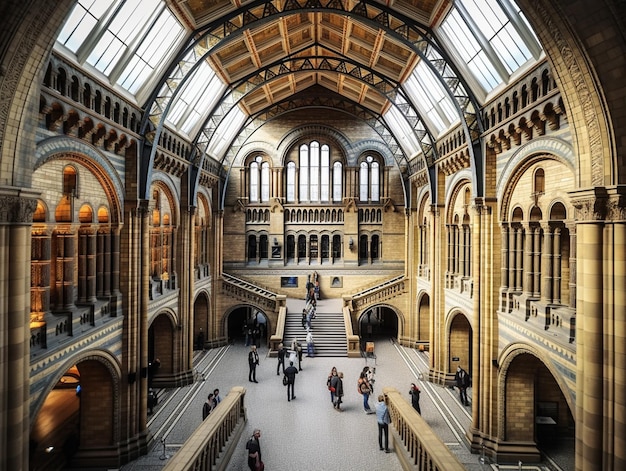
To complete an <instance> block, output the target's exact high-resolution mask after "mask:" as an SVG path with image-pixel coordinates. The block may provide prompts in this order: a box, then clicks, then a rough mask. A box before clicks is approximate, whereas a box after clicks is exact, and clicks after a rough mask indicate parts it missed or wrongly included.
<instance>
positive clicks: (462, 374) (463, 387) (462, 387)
mask: <svg viewBox="0 0 626 471" xmlns="http://www.w3.org/2000/svg"><path fill="white" fill-rule="evenodd" d="M454 379H455V380H456V387H457V388H459V398H460V400H461V404H463V405H465V406H469V401H468V400H467V388H469V385H470V377H469V374H467V371H465V370H464V369H463V368H461V367H460V366H459V367H458V368H457V369H456V374H455V375H454Z"/></svg>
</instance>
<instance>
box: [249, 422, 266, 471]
mask: <svg viewBox="0 0 626 471" xmlns="http://www.w3.org/2000/svg"><path fill="white" fill-rule="evenodd" d="M260 439H261V431H260V430H259V429H258V428H257V429H255V430H254V432H253V434H252V437H250V440H248V442H247V443H246V450H248V468H250V471H258V470H262V469H263V468H264V467H265V465H264V464H263V460H262V459H261V440H260Z"/></svg>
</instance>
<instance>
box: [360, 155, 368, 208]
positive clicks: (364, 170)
mask: <svg viewBox="0 0 626 471" xmlns="http://www.w3.org/2000/svg"><path fill="white" fill-rule="evenodd" d="M369 170H370V169H369V166H368V165H367V162H361V169H360V170H359V199H360V200H361V202H363V203H367V199H368V196H369V192H368V186H369Z"/></svg>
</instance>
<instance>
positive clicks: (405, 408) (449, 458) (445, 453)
mask: <svg viewBox="0 0 626 471" xmlns="http://www.w3.org/2000/svg"><path fill="white" fill-rule="evenodd" d="M383 394H384V395H385V398H386V402H387V407H388V408H389V415H390V416H391V423H392V424H393V427H394V428H395V431H392V434H391V435H392V437H393V439H394V440H395V443H396V451H398V449H399V447H400V446H402V450H400V452H397V455H398V458H399V459H400V461H401V462H402V464H403V466H402V467H403V469H412V470H420V471H422V470H424V471H426V470H427V471H464V470H465V467H464V466H463V464H462V463H461V462H460V461H459V459H458V458H457V456H456V455H455V454H454V453H452V452H451V451H450V449H449V448H448V447H447V446H446V445H445V443H443V442H442V441H441V439H440V438H439V437H438V436H437V435H436V434H435V433H434V432H433V430H432V429H431V428H430V426H429V425H428V423H426V421H425V420H424V419H423V418H422V416H421V415H419V414H418V413H417V412H416V411H415V410H414V409H413V407H412V406H411V405H410V404H409V403H408V402H407V401H406V399H404V398H403V397H402V395H401V394H400V393H399V392H398V390H397V389H395V388H389V387H387V388H383Z"/></svg>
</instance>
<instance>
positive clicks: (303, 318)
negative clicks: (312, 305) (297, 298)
mask: <svg viewBox="0 0 626 471" xmlns="http://www.w3.org/2000/svg"><path fill="white" fill-rule="evenodd" d="M302 328H303V329H306V309H302Z"/></svg>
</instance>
